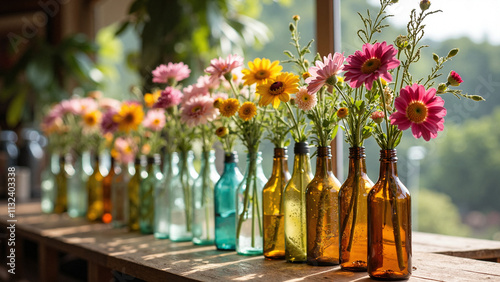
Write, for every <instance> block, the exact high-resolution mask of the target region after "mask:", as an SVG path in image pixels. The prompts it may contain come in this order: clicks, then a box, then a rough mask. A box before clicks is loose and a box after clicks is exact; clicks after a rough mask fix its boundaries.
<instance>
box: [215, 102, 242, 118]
mask: <svg viewBox="0 0 500 282" xmlns="http://www.w3.org/2000/svg"><path fill="white" fill-rule="evenodd" d="M239 107H240V102H239V101H238V100H237V99H234V98H229V99H227V100H224V101H222V103H221V104H220V107H219V111H220V114H221V115H223V116H225V117H232V116H234V114H236V112H237V111H238V108H239Z"/></svg>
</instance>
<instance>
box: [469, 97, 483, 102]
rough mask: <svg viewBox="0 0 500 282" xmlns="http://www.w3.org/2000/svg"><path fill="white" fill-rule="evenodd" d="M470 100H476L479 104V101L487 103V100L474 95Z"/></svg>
mask: <svg viewBox="0 0 500 282" xmlns="http://www.w3.org/2000/svg"><path fill="white" fill-rule="evenodd" d="M470 98H471V99H472V100H474V101H477V102H479V101H485V99H484V98H483V97H481V96H479V95H472V96H471V97H470Z"/></svg>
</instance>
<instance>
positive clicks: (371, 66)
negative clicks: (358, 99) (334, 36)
mask: <svg viewBox="0 0 500 282" xmlns="http://www.w3.org/2000/svg"><path fill="white" fill-rule="evenodd" d="M397 53H398V50H396V49H395V48H394V46H393V45H387V43H386V42H385V41H384V42H382V43H375V44H373V45H371V44H370V43H366V44H365V45H363V51H359V50H358V51H356V52H355V53H354V54H353V55H350V56H349V57H347V60H346V61H347V64H346V65H345V66H344V70H346V73H345V74H344V77H345V80H346V81H350V85H351V87H352V88H358V87H360V86H361V85H362V84H363V83H364V84H365V86H366V88H367V89H368V90H370V89H372V85H373V81H375V80H377V79H379V77H381V78H383V79H385V80H386V81H387V82H391V81H392V76H391V74H390V73H389V70H392V69H394V68H396V67H397V66H399V64H400V62H399V60H397V59H396V58H395V57H394V56H395V55H396V54H397Z"/></svg>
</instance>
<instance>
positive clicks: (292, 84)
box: [257, 72, 299, 108]
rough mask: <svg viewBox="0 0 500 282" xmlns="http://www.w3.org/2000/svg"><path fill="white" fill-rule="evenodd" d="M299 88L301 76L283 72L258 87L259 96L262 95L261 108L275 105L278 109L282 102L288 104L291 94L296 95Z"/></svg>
mask: <svg viewBox="0 0 500 282" xmlns="http://www.w3.org/2000/svg"><path fill="white" fill-rule="evenodd" d="M298 88H299V76H297V75H294V74H292V73H288V72H283V73H280V74H278V75H277V76H275V77H273V78H271V79H268V80H267V81H266V83H265V84H262V85H260V86H257V94H259V95H261V97H260V101H259V106H267V105H269V104H271V103H273V107H274V108H278V106H279V105H280V101H283V102H285V103H286V102H288V101H289V100H290V94H293V93H296V92H297V91H298Z"/></svg>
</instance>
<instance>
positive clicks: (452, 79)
mask: <svg viewBox="0 0 500 282" xmlns="http://www.w3.org/2000/svg"><path fill="white" fill-rule="evenodd" d="M462 82H463V80H462V78H461V77H460V75H459V74H458V73H456V72H455V71H451V72H450V74H449V75H448V85H451V86H460V83H462Z"/></svg>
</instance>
